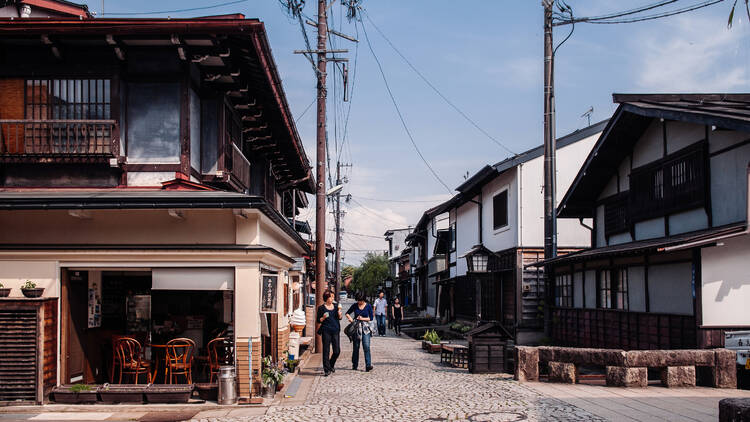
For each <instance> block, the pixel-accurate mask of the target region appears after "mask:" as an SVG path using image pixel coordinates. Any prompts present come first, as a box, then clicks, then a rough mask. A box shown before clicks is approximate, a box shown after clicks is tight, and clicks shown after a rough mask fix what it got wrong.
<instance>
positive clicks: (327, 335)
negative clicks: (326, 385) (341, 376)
mask: <svg viewBox="0 0 750 422" xmlns="http://www.w3.org/2000/svg"><path fill="white" fill-rule="evenodd" d="M321 337H322V339H323V371H325V372H331V369H333V367H334V366H335V365H336V359H338V358H339V354H340V353H341V345H340V343H339V333H338V331H337V332H335V333H332V332H330V331H326V330H323V334H322V336H321ZM332 346H333V353H330V352H331V347H332Z"/></svg>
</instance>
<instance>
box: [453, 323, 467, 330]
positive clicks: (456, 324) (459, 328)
mask: <svg viewBox="0 0 750 422" xmlns="http://www.w3.org/2000/svg"><path fill="white" fill-rule="evenodd" d="M463 326H464V325H463V324H461V323H460V322H454V323H453V324H451V325H450V327H451V330H453V331H461V328H463Z"/></svg>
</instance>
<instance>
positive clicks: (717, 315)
mask: <svg viewBox="0 0 750 422" xmlns="http://www.w3.org/2000/svg"><path fill="white" fill-rule="evenodd" d="M722 243H724V246H715V247H711V248H703V249H701V283H702V286H703V290H702V296H701V302H702V304H701V305H702V306H703V325H705V326H732V325H744V326H747V325H750V260H748V257H750V236H747V235H745V236H741V237H736V238H732V239H726V240H724V241H722Z"/></svg>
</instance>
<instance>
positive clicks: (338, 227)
mask: <svg viewBox="0 0 750 422" xmlns="http://www.w3.org/2000/svg"><path fill="white" fill-rule="evenodd" d="M340 184H341V162H340V161H337V162H336V186H338V185H340ZM335 212H336V300H338V294H339V291H340V290H341V191H338V192H337V193H336V211H335Z"/></svg>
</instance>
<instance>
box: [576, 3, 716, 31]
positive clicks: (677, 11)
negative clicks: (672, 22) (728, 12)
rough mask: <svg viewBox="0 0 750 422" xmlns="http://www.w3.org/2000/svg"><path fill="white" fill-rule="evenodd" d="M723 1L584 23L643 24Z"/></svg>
mask: <svg viewBox="0 0 750 422" xmlns="http://www.w3.org/2000/svg"><path fill="white" fill-rule="evenodd" d="M723 1H724V0H712V1H706V2H703V3H698V4H695V5H693V6H687V7H684V8H682V9H675V10H672V11H669V12H664V13H657V14H653V15H647V16H642V17H638V18H632V19H621V20H613V21H593V22H586V23H592V24H599V25H610V24H619V23H635V22H643V21H649V20H654V19H661V18H668V17H670V16H676V15H681V14H683V13H687V12H692V11H693V10H698V9H702V8H704V7H708V6H712V5H714V4H717V3H721V2H723Z"/></svg>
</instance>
